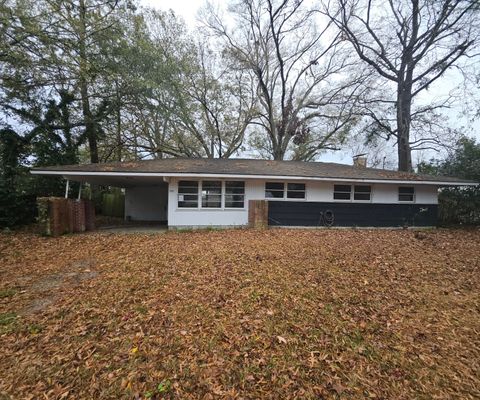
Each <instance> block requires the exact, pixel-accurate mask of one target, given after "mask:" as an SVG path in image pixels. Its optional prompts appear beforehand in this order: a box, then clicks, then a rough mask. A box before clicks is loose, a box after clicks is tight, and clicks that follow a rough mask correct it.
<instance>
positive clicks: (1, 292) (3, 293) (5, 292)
mask: <svg viewBox="0 0 480 400" xmlns="http://www.w3.org/2000/svg"><path fill="white" fill-rule="evenodd" d="M15 293H17V291H16V290H15V289H11V288H7V289H0V299H6V298H8V297H12V296H13V295H14V294H15Z"/></svg>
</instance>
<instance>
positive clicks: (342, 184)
mask: <svg viewBox="0 0 480 400" xmlns="http://www.w3.org/2000/svg"><path fill="white" fill-rule="evenodd" d="M335 186H348V187H349V188H350V191H349V192H347V191H344V190H335ZM335 193H348V194H349V198H348V199H336V198H335ZM332 197H333V201H340V202H351V201H352V197H353V196H352V185H351V184H349V183H334V184H333V191H332Z"/></svg>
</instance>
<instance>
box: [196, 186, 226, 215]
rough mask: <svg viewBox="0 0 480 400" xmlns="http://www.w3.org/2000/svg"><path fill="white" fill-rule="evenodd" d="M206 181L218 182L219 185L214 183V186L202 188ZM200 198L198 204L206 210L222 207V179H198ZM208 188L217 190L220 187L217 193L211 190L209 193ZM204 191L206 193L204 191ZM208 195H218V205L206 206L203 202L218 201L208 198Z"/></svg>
mask: <svg viewBox="0 0 480 400" xmlns="http://www.w3.org/2000/svg"><path fill="white" fill-rule="evenodd" d="M206 182H208V183H220V185H216V186H210V187H207V188H204V184H205V183H206ZM199 186H200V199H199V200H201V201H199V205H200V208H203V209H206V210H221V209H222V206H223V181H221V180H219V179H212V180H210V179H205V180H202V181H200V185H199ZM209 189H214V190H215V191H217V190H218V189H220V192H219V193H216V192H212V193H209V191H208V190H209ZM204 192H206V193H204ZM209 197H214V198H215V197H220V201H219V203H220V204H219V206H218V207H208V206H204V205H203V204H204V202H205V203H206V204H208V202H209V201H210V202H213V203H217V202H218V201H213V200H211V199H209Z"/></svg>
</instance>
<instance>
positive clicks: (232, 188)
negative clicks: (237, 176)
mask: <svg viewBox="0 0 480 400" xmlns="http://www.w3.org/2000/svg"><path fill="white" fill-rule="evenodd" d="M244 202H245V182H239V181H226V182H225V208H243V207H244Z"/></svg>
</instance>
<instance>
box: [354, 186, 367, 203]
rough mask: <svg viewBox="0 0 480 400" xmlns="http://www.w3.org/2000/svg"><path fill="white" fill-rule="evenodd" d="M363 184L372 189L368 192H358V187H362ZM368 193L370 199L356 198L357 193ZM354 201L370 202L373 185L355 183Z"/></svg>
mask: <svg viewBox="0 0 480 400" xmlns="http://www.w3.org/2000/svg"><path fill="white" fill-rule="evenodd" d="M361 186H364V187H368V188H370V190H369V191H368V192H357V191H356V188H357V187H361ZM357 193H358V194H367V193H368V200H363V199H356V198H355V195H356V194H357ZM352 200H353V201H359V202H362V203H368V202H371V201H372V185H355V184H354V185H353V199H352Z"/></svg>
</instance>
